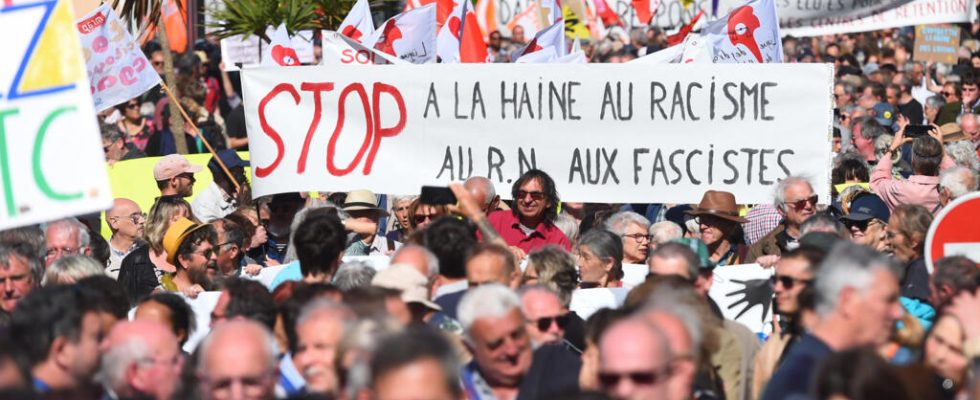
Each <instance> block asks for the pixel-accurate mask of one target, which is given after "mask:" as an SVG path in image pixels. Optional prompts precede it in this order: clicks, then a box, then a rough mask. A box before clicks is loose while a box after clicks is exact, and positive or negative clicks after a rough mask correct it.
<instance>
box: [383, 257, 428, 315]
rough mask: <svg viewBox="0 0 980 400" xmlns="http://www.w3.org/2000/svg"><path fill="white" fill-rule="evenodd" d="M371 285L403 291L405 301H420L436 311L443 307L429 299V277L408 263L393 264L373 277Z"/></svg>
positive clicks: (402, 296)
mask: <svg viewBox="0 0 980 400" xmlns="http://www.w3.org/2000/svg"><path fill="white" fill-rule="evenodd" d="M371 285H372V286H377V287H382V288H386V289H395V290H398V291H401V293H402V295H401V298H402V301H404V302H405V303H419V304H422V305H425V306H426V307H429V308H431V309H433V310H435V311H442V307H440V306H439V305H438V304H436V303H434V302H433V301H432V300H429V287H428V285H429V278H426V277H425V275H422V273H421V272H419V271H418V270H417V269H415V268H414V267H412V266H411V265H406V264H392V265H390V266H388V268H385V269H384V270H382V271H379V272H378V273H377V275H375V276H374V278H373V279H371Z"/></svg>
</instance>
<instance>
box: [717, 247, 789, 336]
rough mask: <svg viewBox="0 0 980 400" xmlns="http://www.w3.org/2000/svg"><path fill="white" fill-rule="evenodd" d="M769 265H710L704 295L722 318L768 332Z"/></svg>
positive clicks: (769, 311) (767, 333)
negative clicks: (708, 285)
mask: <svg viewBox="0 0 980 400" xmlns="http://www.w3.org/2000/svg"><path fill="white" fill-rule="evenodd" d="M772 274H773V269H772V268H762V267H761V266H759V264H743V265H731V266H724V267H718V268H715V269H714V282H713V283H712V284H711V290H709V291H708V296H711V299H712V300H714V301H715V303H716V304H718V307H719V308H721V313H722V314H723V315H724V316H725V319H730V320H733V321H738V322H740V323H741V324H742V325H745V326H746V327H748V328H749V329H750V330H752V332H755V333H757V334H758V333H762V334H765V335H769V333H770V332H772V311H773V310H772V295H773V292H772V287H771V286H770V285H769V277H770V276H772Z"/></svg>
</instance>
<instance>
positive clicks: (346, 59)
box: [340, 49, 354, 64]
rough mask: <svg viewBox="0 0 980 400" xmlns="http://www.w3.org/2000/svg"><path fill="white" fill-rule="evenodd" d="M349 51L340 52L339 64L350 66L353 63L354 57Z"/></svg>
mask: <svg viewBox="0 0 980 400" xmlns="http://www.w3.org/2000/svg"><path fill="white" fill-rule="evenodd" d="M351 51H352V50H351V49H344V50H343V51H341V52H340V62H342V63H344V64H350V63H352V62H354V55H353V54H351Z"/></svg>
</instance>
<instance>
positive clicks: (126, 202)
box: [105, 198, 146, 239]
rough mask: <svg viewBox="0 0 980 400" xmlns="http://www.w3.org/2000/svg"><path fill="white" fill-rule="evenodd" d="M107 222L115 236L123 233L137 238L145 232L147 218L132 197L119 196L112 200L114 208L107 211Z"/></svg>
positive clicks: (131, 237)
mask: <svg viewBox="0 0 980 400" xmlns="http://www.w3.org/2000/svg"><path fill="white" fill-rule="evenodd" d="M105 216H106V224H108V225H109V230H111V231H112V234H113V236H115V235H122V236H126V237H128V238H130V239H135V238H137V237H139V236H141V235H142V234H143V224H144V223H145V222H146V219H145V218H144V217H143V211H142V210H141V209H140V206H139V204H136V202H135V201H132V200H130V199H124V198H118V199H115V200H113V201H112V208H111V209H109V211H106V213H105Z"/></svg>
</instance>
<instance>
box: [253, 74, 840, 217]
mask: <svg viewBox="0 0 980 400" xmlns="http://www.w3.org/2000/svg"><path fill="white" fill-rule="evenodd" d="M832 74H833V71H832V67H831V66H830V65H826V64H762V65H731V64H725V65H722V64H716V65H710V64H708V65H657V66H651V65H632V64H618V65H613V64H610V65H597V64H586V65H561V66H555V65H532V64H525V65H496V64H484V65H479V64H477V65H426V66H420V65H404V66H403V65H392V66H348V65H333V66H314V67H292V68H290V69H289V70H288V72H286V71H284V70H282V69H281V68H246V69H245V70H244V73H243V87H244V94H245V96H244V97H245V116H246V117H245V118H246V123H247V128H248V136H249V148H250V150H251V159H252V173H253V174H254V175H253V180H252V185H253V193H254V195H255V196H263V195H268V194H273V193H278V192H297V191H310V190H319V191H346V190H351V189H357V188H367V189H371V190H373V191H375V192H377V193H391V194H412V193H418V192H419V189H420V187H421V186H422V185H427V184H434V185H445V184H447V183H449V182H453V181H461V180H464V179H466V178H468V177H470V176H477V175H479V176H485V177H488V178H489V179H490V180H492V181H493V182H494V183H495V184H496V186H497V191H498V193H504V194H506V193H510V186H511V184H512V183H513V182H514V180H516V179H517V178H518V177H519V176H520V175H521V174H522V173H523V172H524V171H527V170H529V169H531V168H538V169H542V170H544V171H546V172H547V173H548V174H550V175H551V176H552V177H553V178H554V179H555V181H556V182H557V184H558V190H559V192H560V194H561V197H562V199H564V200H568V201H584V202H612V203H655V202H664V203H696V202H698V201H699V200H700V199H701V195H702V194H703V193H704V191H705V190H708V189H714V190H726V191H730V192H733V193H735V197H736V199H737V200H738V201H739V202H740V203H763V202H770V201H771V200H772V191H773V187H774V185H775V184H776V182H777V181H778V180H780V179H782V178H784V177H786V176H787V175H789V174H793V175H799V174H802V175H806V176H807V177H809V178H810V179H811V180H812V181H813V183H814V187H815V188H816V189H817V190H818V192H820V195H821V202H823V203H827V202H828V201H829V193H828V188H829V186H830V183H829V176H830V173H829V171H830V161H831V160H830V157H831V149H830V137H831V120H832V116H833V114H832V112H831V88H832V86H833V77H832Z"/></svg>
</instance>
